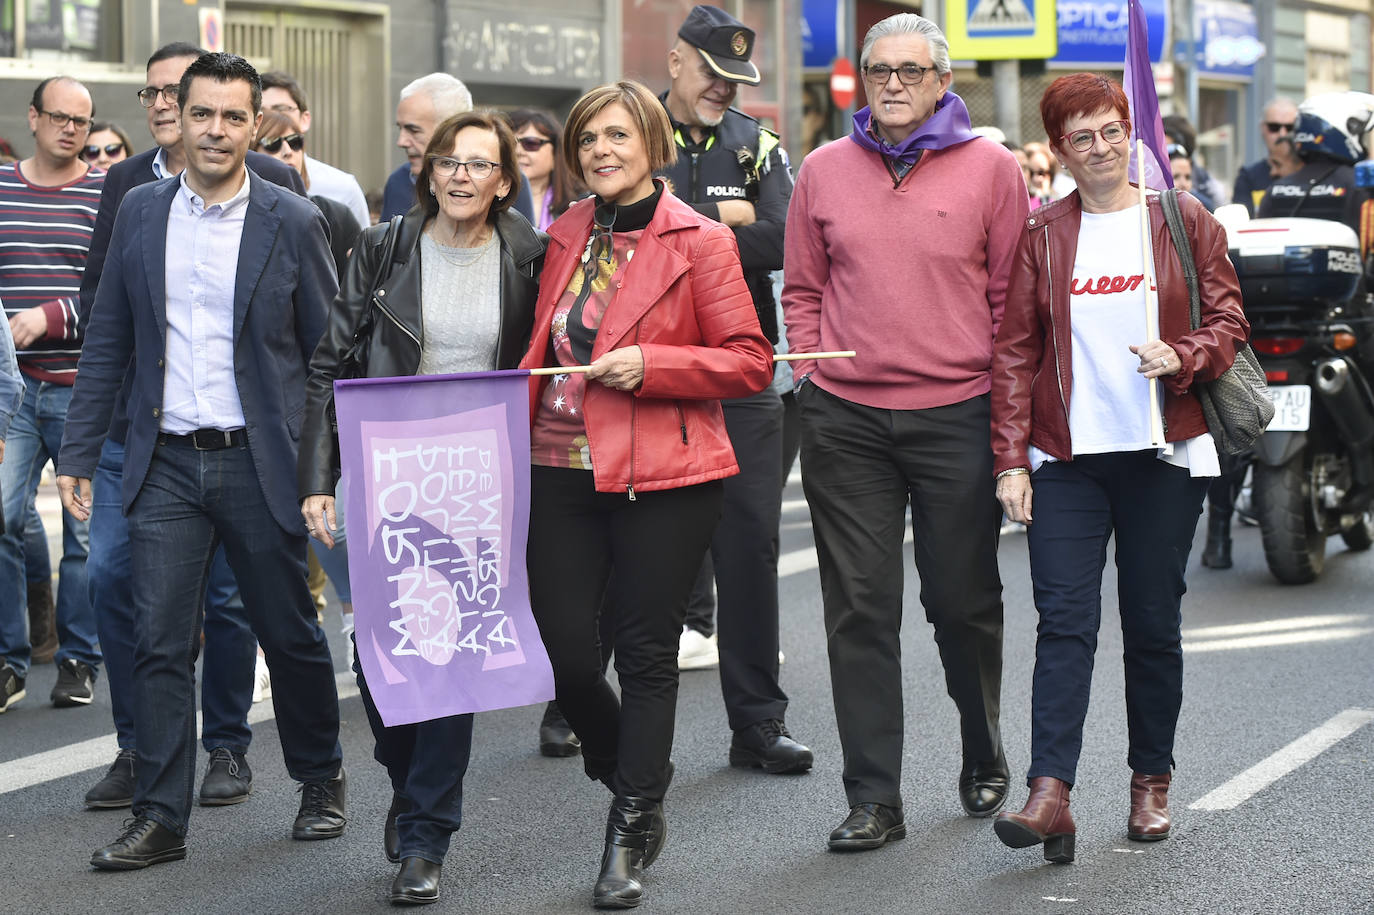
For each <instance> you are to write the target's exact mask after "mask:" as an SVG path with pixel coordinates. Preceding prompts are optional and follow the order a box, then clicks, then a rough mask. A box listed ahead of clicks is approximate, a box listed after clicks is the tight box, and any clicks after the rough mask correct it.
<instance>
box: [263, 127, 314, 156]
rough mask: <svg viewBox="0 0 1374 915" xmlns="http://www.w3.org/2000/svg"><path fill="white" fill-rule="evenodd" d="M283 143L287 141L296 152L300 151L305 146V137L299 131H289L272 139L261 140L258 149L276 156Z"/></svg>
mask: <svg viewBox="0 0 1374 915" xmlns="http://www.w3.org/2000/svg"><path fill="white" fill-rule="evenodd" d="M283 143H285V144H286V145H287V146H290V147H291V148H292V149H294V150H295V151H296V152H300V151H301V150H302V149H304V148H305V137H303V136H301V135H300V134H298V133H288V134H287V135H286V136H284V137H273V138H272V139H270V140H259V141H258V149H260V150H262V151H263V152H265V153H267V154H268V155H269V156H275V155H276V154H277V150H279V149H281V145H282V144H283Z"/></svg>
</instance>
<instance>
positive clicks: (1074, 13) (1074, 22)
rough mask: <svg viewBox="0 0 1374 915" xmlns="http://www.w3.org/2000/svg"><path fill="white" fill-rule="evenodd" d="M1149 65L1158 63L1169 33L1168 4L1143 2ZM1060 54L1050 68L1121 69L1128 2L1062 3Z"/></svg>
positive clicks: (1080, 0)
mask: <svg viewBox="0 0 1374 915" xmlns="http://www.w3.org/2000/svg"><path fill="white" fill-rule="evenodd" d="M1140 6H1141V9H1142V10H1144V12H1145V22H1146V25H1147V27H1148V29H1149V32H1150V61H1151V62H1152V63H1159V61H1160V60H1161V59H1162V58H1163V54H1164V36H1165V34H1166V32H1167V30H1168V19H1167V15H1168V14H1167V6H1168V2H1167V0H1141V2H1140ZM1058 11H1059V53H1058V54H1057V55H1055V56H1054V57H1053V58H1051V59H1050V64H1051V65H1054V64H1067V65H1070V66H1074V67H1082V66H1084V65H1088V64H1092V65H1096V66H1101V67H1116V68H1120V67H1121V66H1122V65H1123V64H1124V63H1125V61H1126V26H1127V22H1128V17H1127V15H1126V0H1059V3H1058Z"/></svg>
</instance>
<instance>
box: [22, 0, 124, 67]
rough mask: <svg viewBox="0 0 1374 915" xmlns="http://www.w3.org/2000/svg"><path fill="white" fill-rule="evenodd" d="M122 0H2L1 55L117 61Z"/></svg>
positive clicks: (43, 58) (62, 59) (40, 58)
mask: <svg viewBox="0 0 1374 915" xmlns="http://www.w3.org/2000/svg"><path fill="white" fill-rule="evenodd" d="M122 7H123V0H0V58H4V57H9V58H21V59H29V60H61V61H119V60H120V59H121V50H122V49H121V45H120V41H121V34H122V29H123V23H122V21H121V19H122V12H123V10H122Z"/></svg>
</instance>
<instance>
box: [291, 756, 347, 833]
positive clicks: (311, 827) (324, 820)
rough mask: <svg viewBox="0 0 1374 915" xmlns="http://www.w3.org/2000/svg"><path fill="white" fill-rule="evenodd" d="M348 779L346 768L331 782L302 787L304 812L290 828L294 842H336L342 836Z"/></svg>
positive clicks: (340, 770) (301, 811) (341, 768)
mask: <svg viewBox="0 0 1374 915" xmlns="http://www.w3.org/2000/svg"><path fill="white" fill-rule="evenodd" d="M346 790H347V779H346V778H345V777H344V770H343V766H340V767H339V771H338V773H337V774H336V775H335V776H334V777H333V778H331V779H329V780H328V781H323V782H306V783H304V784H303V785H301V787H300V792H301V809H300V812H299V813H297V814H296V823H295V825H294V826H292V827H291V838H293V839H303V840H305V839H333V838H337V837H338V836H341V835H343V831H344V825H345V824H346V823H347V822H348V818H347V817H346V816H344V811H345V809H346V807H345V792H346Z"/></svg>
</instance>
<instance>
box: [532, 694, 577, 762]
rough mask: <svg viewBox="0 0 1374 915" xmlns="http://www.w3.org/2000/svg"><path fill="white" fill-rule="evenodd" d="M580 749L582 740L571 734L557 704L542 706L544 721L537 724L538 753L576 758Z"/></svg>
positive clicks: (568, 725)
mask: <svg viewBox="0 0 1374 915" xmlns="http://www.w3.org/2000/svg"><path fill="white" fill-rule="evenodd" d="M581 749H582V740H581V739H580V738H579V737H578V736H577V735H576V734H574V733H573V729H572V725H570V724H568V719H566V718H564V717H563V713H562V712H561V711H560V710H559V708H558V703H557V702H550V703H549V704H548V705H546V706H544V719H543V720H542V721H540V722H539V752H540V753H542V754H543V755H544V756H576V755H577V754H578V752H579V751H580V750H581Z"/></svg>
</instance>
